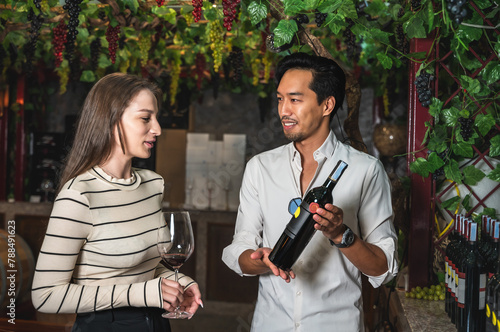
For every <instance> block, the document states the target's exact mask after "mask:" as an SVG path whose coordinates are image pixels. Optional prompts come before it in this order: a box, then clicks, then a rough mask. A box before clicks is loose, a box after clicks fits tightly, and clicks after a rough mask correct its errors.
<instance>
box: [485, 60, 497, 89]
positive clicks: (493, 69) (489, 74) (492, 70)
mask: <svg viewBox="0 0 500 332" xmlns="http://www.w3.org/2000/svg"><path fill="white" fill-rule="evenodd" d="M480 75H482V76H483V79H485V80H486V84H488V85H490V84H493V83H495V82H498V81H500V63H499V62H498V61H491V62H490V63H488V64H487V65H486V67H484V68H483V70H481V72H480Z"/></svg>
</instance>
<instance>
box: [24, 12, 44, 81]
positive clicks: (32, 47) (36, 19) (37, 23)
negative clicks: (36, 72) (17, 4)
mask: <svg viewBox="0 0 500 332" xmlns="http://www.w3.org/2000/svg"><path fill="white" fill-rule="evenodd" d="M28 20H29V21H31V27H30V30H29V33H30V38H29V41H28V43H27V44H26V45H25V52H26V64H25V65H26V68H25V70H26V73H28V75H30V74H31V72H32V71H33V57H34V55H35V51H36V44H37V42H38V37H39V36H40V28H41V27H42V24H43V21H44V19H43V17H42V14H41V13H40V14H38V15H35V13H34V12H33V9H32V8H30V10H29V12H28Z"/></svg>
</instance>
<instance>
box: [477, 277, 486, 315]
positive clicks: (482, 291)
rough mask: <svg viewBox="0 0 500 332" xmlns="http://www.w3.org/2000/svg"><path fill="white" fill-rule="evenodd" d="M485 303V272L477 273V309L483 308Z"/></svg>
mask: <svg viewBox="0 0 500 332" xmlns="http://www.w3.org/2000/svg"><path fill="white" fill-rule="evenodd" d="M485 305H486V273H481V274H480V275H479V310H483V309H484V307H485Z"/></svg>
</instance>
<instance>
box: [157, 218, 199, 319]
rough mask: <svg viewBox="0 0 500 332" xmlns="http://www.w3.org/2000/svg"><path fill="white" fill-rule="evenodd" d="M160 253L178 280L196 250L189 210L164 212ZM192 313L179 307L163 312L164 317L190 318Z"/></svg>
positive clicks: (160, 233)
mask: <svg viewBox="0 0 500 332" xmlns="http://www.w3.org/2000/svg"><path fill="white" fill-rule="evenodd" d="M157 248H158V253H159V254H160V257H161V258H162V260H163V261H164V262H165V263H166V264H167V265H169V266H170V267H172V268H173V269H174V271H175V281H178V280H179V279H178V273H179V268H180V267H181V266H182V264H184V262H185V261H186V260H187V259H188V258H189V256H191V254H192V253H193V250H194V236H193V228H192V226H191V218H190V216H189V212H187V211H175V212H164V213H163V219H162V222H161V225H160V227H159V228H158V239H157ZM191 316H192V314H191V313H190V312H187V311H183V310H181V309H180V307H177V308H176V309H175V310H174V311H172V312H165V313H163V314H162V317H164V318H174V319H183V318H190V317H191Z"/></svg>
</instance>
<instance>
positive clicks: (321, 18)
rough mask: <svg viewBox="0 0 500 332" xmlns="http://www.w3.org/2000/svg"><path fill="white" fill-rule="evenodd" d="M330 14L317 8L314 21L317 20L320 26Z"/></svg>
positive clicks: (317, 24)
mask: <svg viewBox="0 0 500 332" xmlns="http://www.w3.org/2000/svg"><path fill="white" fill-rule="evenodd" d="M327 16H328V14H327V13H322V12H320V11H319V10H317V11H316V12H315V13H314V22H316V26H317V27H318V28H319V27H321V26H322V25H323V23H324V22H325V20H326V18H327Z"/></svg>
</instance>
